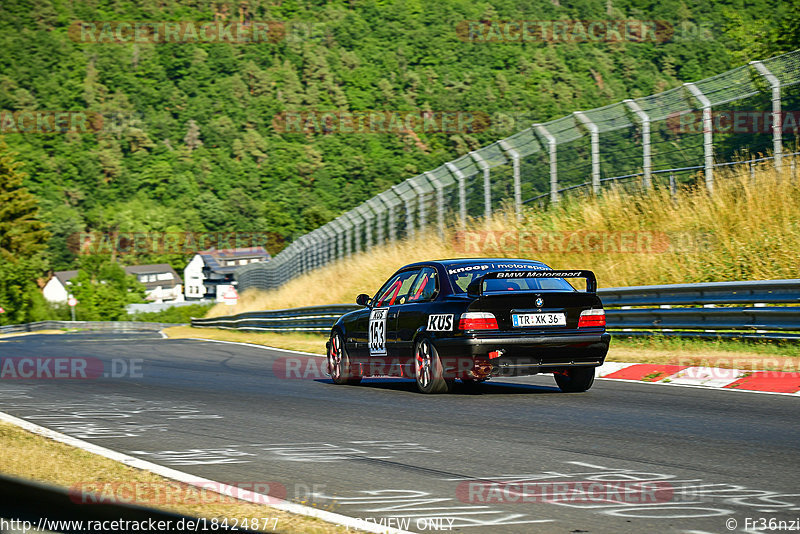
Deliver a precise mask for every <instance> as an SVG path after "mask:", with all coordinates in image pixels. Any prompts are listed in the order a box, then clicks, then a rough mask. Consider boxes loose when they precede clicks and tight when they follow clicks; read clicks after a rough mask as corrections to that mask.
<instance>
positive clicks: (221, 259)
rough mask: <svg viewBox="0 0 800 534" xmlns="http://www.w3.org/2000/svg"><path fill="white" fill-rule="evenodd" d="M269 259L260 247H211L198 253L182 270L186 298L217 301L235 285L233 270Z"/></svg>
mask: <svg viewBox="0 0 800 534" xmlns="http://www.w3.org/2000/svg"><path fill="white" fill-rule="evenodd" d="M270 259H271V256H270V254H269V252H267V250H266V249H265V248H264V247H247V248H236V249H220V250H217V249H214V248H212V249H209V250H204V251H201V252H198V253H197V254H195V256H194V257H193V258H192V260H191V261H190V262H189V264H188V265H187V266H186V269H184V270H183V278H184V281H185V295H186V298H187V299H201V298H212V299H215V300H217V301H221V300H222V298H223V296H224V294H225V292H226V291H228V290H229V289H230V288H232V287H233V286H234V285H235V281H234V278H233V271H235V270H236V269H237V268H239V267H241V266H242V265H248V264H250V263H256V262H261V261H269V260H270Z"/></svg>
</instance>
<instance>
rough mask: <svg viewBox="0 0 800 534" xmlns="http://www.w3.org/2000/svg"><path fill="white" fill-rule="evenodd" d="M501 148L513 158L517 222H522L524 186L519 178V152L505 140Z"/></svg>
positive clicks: (501, 142) (502, 141) (501, 143)
mask: <svg viewBox="0 0 800 534" xmlns="http://www.w3.org/2000/svg"><path fill="white" fill-rule="evenodd" d="M499 144H500V148H502V149H503V151H504V152H505V153H506V154H507V155H508V157H509V158H511V165H512V169H513V174H514V213H516V214H517V220H518V221H521V220H522V184H521V183H520V178H519V152H517V151H516V150H514V149H513V148H512V147H511V145H509V144H508V142H507V141H506V140H505V139H503V140H501V141H500V143H499Z"/></svg>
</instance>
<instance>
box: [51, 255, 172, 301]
mask: <svg viewBox="0 0 800 534" xmlns="http://www.w3.org/2000/svg"><path fill="white" fill-rule="evenodd" d="M124 269H125V272H126V273H127V274H130V275H133V276H135V277H136V279H137V280H139V282H140V283H141V284H142V285H144V287H145V289H146V293H145V298H146V299H147V300H149V301H152V302H164V301H175V302H180V301H183V281H182V280H181V277H180V276H179V275H178V273H177V272H176V271H175V269H173V268H172V266H171V265H169V264H167V263H155V264H151V265H131V266H129V267H124ZM76 276H78V271H56V272H54V273H53V276H52V278H50V280H49V281H48V282H47V284H45V286H44V289H43V290H42V291H43V293H44V298H45V299H46V300H47V301H48V302H53V303H62V304H63V303H65V302H67V298H68V297H69V295H70V293H72V279H73V278H75V277H76Z"/></svg>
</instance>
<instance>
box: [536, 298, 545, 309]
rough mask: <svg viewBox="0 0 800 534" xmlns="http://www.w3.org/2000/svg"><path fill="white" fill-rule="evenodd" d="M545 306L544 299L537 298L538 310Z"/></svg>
mask: <svg viewBox="0 0 800 534" xmlns="http://www.w3.org/2000/svg"><path fill="white" fill-rule="evenodd" d="M543 304H544V301H543V300H542V297H537V298H536V307H537V308H541V307H542V305H543Z"/></svg>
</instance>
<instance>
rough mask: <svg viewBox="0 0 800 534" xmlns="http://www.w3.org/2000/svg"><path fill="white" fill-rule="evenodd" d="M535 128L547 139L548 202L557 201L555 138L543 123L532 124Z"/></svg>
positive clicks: (553, 202)
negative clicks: (548, 151) (548, 157)
mask: <svg viewBox="0 0 800 534" xmlns="http://www.w3.org/2000/svg"><path fill="white" fill-rule="evenodd" d="M533 127H534V128H535V129H536V131H537V132H539V134H541V136H542V137H544V138H545V139H547V146H548V147H549V150H550V203H551V204H556V203H558V164H557V162H556V157H557V154H556V138H555V137H553V135H552V134H551V133H550V132H548V131H547V128H545V127H544V125H543V124H538V123H537V124H534V125H533Z"/></svg>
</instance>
